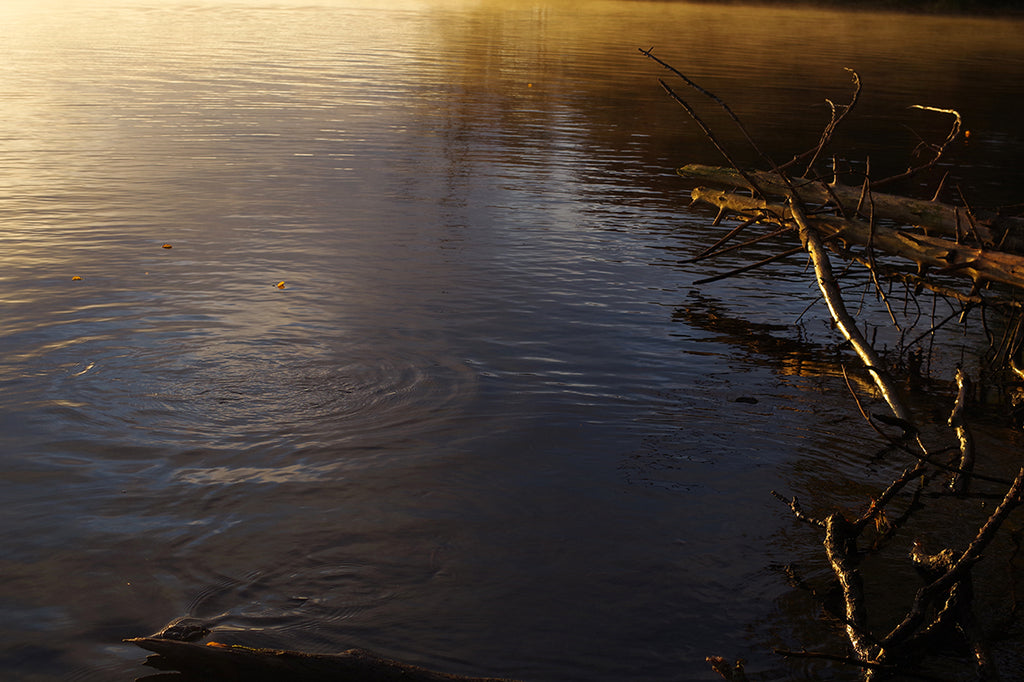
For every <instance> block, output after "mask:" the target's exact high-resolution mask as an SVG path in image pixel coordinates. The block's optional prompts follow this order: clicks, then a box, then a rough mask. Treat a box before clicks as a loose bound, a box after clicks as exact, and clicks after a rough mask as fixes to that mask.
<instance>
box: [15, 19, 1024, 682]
mask: <svg viewBox="0 0 1024 682" xmlns="http://www.w3.org/2000/svg"><path fill="white" fill-rule="evenodd" d="M1022 28H1024V27H1022V25H1021V24H1020V23H1015V22H1007V21H989V20H970V21H968V20H951V19H943V18H927V17H913V18H907V17H900V16H880V15H872V14H833V13H819V12H810V11H788V10H779V9H744V8H739V7H727V8H716V7H711V6H701V5H684V4H668V3H652V4H647V3H641V2H593V3H586V4H571V3H566V4H559V3H548V4H537V5H534V4H529V3H523V4H518V3H503V4H491V3H487V2H481V3H472V2H466V3H448V2H441V1H438V2H409V3H379V4H373V3H356V2H344V1H341V0H339V1H338V2H330V1H328V0H318V1H317V2H310V3H299V2H291V1H290V0H284V1H282V2H259V1H253V2H233V1H231V0H197V1H196V2H177V1H174V0H149V1H143V2H136V1H134V0H126V1H125V2H114V1H112V0H111V1H107V0H102V1H97V2H82V3H77V4H74V5H70V4H62V3H58V2H53V3H27V2H26V3H17V2H15V3H5V5H4V7H3V9H0V101H2V102H3V116H2V117H0V245H2V246H0V248H2V252H0V258H2V265H3V267H2V269H0V300H2V303H0V306H2V307H0V310H2V315H3V317H2V320H3V321H2V327H0V425H2V432H0V445H2V466H3V471H4V476H3V480H2V482H0V502H2V507H3V510H4V511H3V514H2V516H0V519H2V522H0V542H2V546H3V552H2V554H0V576H2V580H0V613H2V614H3V617H2V618H0V642H3V645H2V646H0V650H2V655H0V677H3V679H11V680H37V679H38V680H44V679H74V680H129V679H133V677H135V676H138V675H142V674H144V670H145V669H144V668H142V667H141V666H140V662H141V661H142V659H143V658H144V656H143V655H142V653H141V652H140V651H139V650H137V649H135V648H132V647H129V646H127V645H123V644H121V643H120V639H121V638H123V637H130V636H137V635H142V634H147V633H149V632H152V631H153V630H155V629H157V628H159V627H160V626H161V625H163V624H164V623H165V622H167V621H169V620H170V619H172V618H174V617H177V616H180V615H185V614H189V615H195V616H199V617H204V618H211V619H215V620H216V622H217V627H216V636H217V638H218V639H220V640H222V641H238V642H244V643H247V644H255V645H267V646H275V647H282V648H301V649H305V650H313V651H337V650H341V649H345V648H349V647H353V646H358V647H364V648H368V649H372V650H374V651H377V652H379V653H381V654H384V655H388V656H393V657H397V658H400V659H402V660H406V661H410V662H415V663H420V664H423V665H427V666H429V667H433V668H439V669H444V670H448V671H452V672H461V673H467V674H490V675H503V676H513V677H518V678H522V679H526V680H591V681H599V680H609V681H610V680H622V679H632V680H680V679H695V680H696V679H715V675H714V674H713V673H712V672H711V671H710V670H709V669H708V668H707V666H706V664H705V663H704V657H705V656H707V655H710V654H722V655H726V656H729V657H740V656H745V657H747V658H749V659H750V660H751V661H752V667H753V668H754V669H756V670H759V671H762V672H765V674H768V675H777V676H785V675H786V674H788V673H786V672H785V671H787V670H791V668H789V667H787V666H789V665H790V664H787V663H784V662H782V661H780V660H778V659H775V658H772V657H771V656H770V655H769V654H768V651H769V649H770V648H771V647H772V646H791V647H793V648H800V647H801V646H802V645H803V644H804V643H805V642H806V643H808V645H813V644H814V642H813V641H811V642H807V638H811V639H813V638H814V637H821V638H825V635H823V634H821V633H820V632H817V631H815V630H814V627H813V625H809V624H808V623H813V622H814V617H815V614H814V609H813V607H810V606H808V605H807V604H806V603H799V601H798V600H796V601H797V602H798V603H797V605H796V606H790V605H789V604H790V601H791V600H795V598H794V597H792V589H791V588H790V587H789V586H788V585H787V584H786V581H785V580H784V578H783V577H782V576H781V575H780V574H779V573H778V572H777V571H775V570H773V568H772V566H774V565H776V564H778V563H784V562H788V561H791V560H794V559H796V558H800V559H806V560H807V561H812V560H813V559H814V557H815V556H816V553H817V552H818V549H817V548H818V539H817V537H816V536H815V535H814V533H813V532H811V531H802V530H801V529H798V528H794V527H793V524H792V521H791V519H790V516H789V512H788V510H786V509H785V508H784V507H782V506H781V505H779V504H778V503H777V502H775V501H774V500H772V499H771V498H770V497H769V495H768V494H767V493H768V491H769V490H770V489H773V488H779V489H781V490H784V491H786V492H792V491H795V492H801V493H808V494H810V493H814V492H820V491H822V490H826V489H827V490H830V492H829V495H830V497H829V498H828V499H827V500H825V501H823V503H829V502H832V501H836V500H838V501H840V502H842V503H848V504H849V505H851V506H853V507H856V506H857V505H859V504H862V503H863V502H864V501H866V500H867V499H868V498H869V496H870V495H871V494H873V491H876V490H877V489H876V487H874V483H873V482H875V481H877V480H878V477H879V476H881V477H882V478H884V477H885V476H886V475H888V472H889V470H888V469H886V468H884V467H883V468H881V469H878V468H874V469H872V468H866V467H865V464H864V461H863V455H864V451H865V446H864V444H863V443H864V441H863V440H862V439H865V438H867V437H868V435H869V434H868V433H867V429H866V428H865V427H864V426H863V424H862V423H861V421H860V417H859V416H858V415H856V412H855V410H854V409H853V407H852V405H851V401H850V398H849V396H848V395H847V393H846V389H845V384H843V383H842V379H841V378H839V377H838V376H837V373H836V371H835V369H834V368H832V369H829V367H830V364H829V362H822V358H820V357H819V358H816V356H815V354H816V353H817V354H819V355H820V354H821V352H822V351H821V347H820V346H815V345H814V343H810V344H809V345H807V346H802V345H801V344H800V343H796V344H795V345H793V346H792V347H791V346H789V345H786V344H774V345H773V343H771V339H772V338H781V339H788V340H790V341H793V340H795V339H796V338H797V337H802V336H803V334H807V333H809V334H811V335H812V336H814V335H817V343H821V342H828V341H831V340H833V337H831V336H830V333H829V331H828V329H827V325H825V324H824V323H823V322H822V319H823V318H822V315H821V313H820V311H818V312H817V313H815V312H811V313H810V314H808V315H805V316H804V317H803V318H800V316H801V313H803V312H804V309H805V308H806V307H807V305H808V304H809V303H810V302H811V301H812V300H813V293H814V292H813V290H811V288H810V286H809V282H808V280H807V278H806V275H805V274H804V273H803V271H802V263H796V262H794V263H790V264H788V265H785V264H783V265H779V266H777V267H775V268H773V269H772V270H770V271H768V272H762V273H752V274H750V275H747V276H743V277H739V278H736V279H732V280H726V281H724V282H722V283H719V284H716V285H714V286H709V287H704V288H702V289H701V290H700V293H699V294H698V293H695V292H694V289H693V287H692V285H691V283H692V282H693V280H695V279H697V278H699V277H701V276H704V275H706V274H708V273H709V271H710V272H716V271H721V270H725V269H727V268H729V267H733V266H735V265H738V264H743V263H745V262H748V261H749V260H751V259H752V258H753V257H757V256H759V255H764V254H766V253H769V252H771V251H772V250H773V249H776V248H778V247H776V246H768V245H765V246H762V247H760V248H761V249H763V250H756V252H755V253H754V255H750V254H749V253H747V254H742V255H736V256H735V257H734V258H726V259H722V260H721V261H719V262H714V263H710V264H702V265H700V266H695V265H693V266H689V265H681V264H680V261H681V260H683V259H684V258H686V257H688V256H691V255H693V254H694V253H696V252H698V251H699V250H701V249H702V248H703V247H704V246H706V245H707V244H708V243H709V241H710V240H711V239H713V238H714V235H717V232H716V231H715V229H714V228H711V227H710V226H709V222H710V216H708V215H707V214H706V213H703V212H700V211H691V210H688V209H687V208H686V204H687V188H686V186H685V185H684V184H683V183H682V182H681V181H680V180H679V179H678V178H677V177H676V176H675V175H674V174H673V168H674V167H676V166H678V165H681V164H683V163H687V162H695V161H696V162H712V163H715V162H718V161H719V158H718V157H717V155H716V152H715V151H714V149H713V148H712V147H711V146H710V144H709V143H708V142H707V141H706V140H705V139H704V137H703V136H702V135H701V134H700V132H699V130H697V128H696V127H695V126H694V125H693V124H692V123H691V122H690V121H689V120H688V119H687V118H686V117H685V114H684V113H683V111H682V110H681V109H680V108H679V107H678V106H677V105H675V104H674V103H673V102H672V101H671V100H669V99H668V98H667V97H666V96H665V94H664V93H663V92H662V91H661V89H660V87H659V85H658V83H657V78H658V77H659V76H664V75H665V72H664V71H662V70H660V69H659V68H658V67H657V66H656V65H655V64H653V63H652V62H650V61H647V60H645V59H644V58H643V57H642V56H641V55H640V54H639V53H638V52H637V48H638V47H644V48H648V47H651V46H652V45H653V46H656V48H657V52H658V54H660V55H661V56H662V57H664V58H665V59H668V60H670V61H672V62H673V63H674V64H675V65H676V66H678V67H680V68H682V69H683V70H685V71H687V73H688V75H690V76H691V77H693V78H695V79H697V80H698V81H699V82H701V83H702V84H703V85H705V86H707V87H711V88H712V89H714V90H715V91H716V92H717V93H718V94H719V95H721V96H723V97H724V98H726V99H727V100H728V101H730V102H731V103H732V104H733V106H734V108H736V109H737V111H738V112H739V113H740V114H741V115H742V116H744V118H745V119H746V120H747V121H748V124H749V126H750V128H751V131H752V132H753V134H754V135H755V137H757V138H758V139H760V140H762V141H763V142H764V144H765V147H766V149H767V150H768V151H769V153H771V154H773V155H776V156H778V157H779V158H785V157H786V156H787V155H788V154H792V153H794V152H797V151H802V150H803V149H804V148H806V147H808V146H809V145H811V144H813V143H814V142H815V141H816V140H817V137H818V134H819V131H820V126H821V125H822V124H823V123H824V122H825V121H827V115H828V114H827V107H826V106H825V105H824V99H825V98H826V97H828V98H831V99H833V101H837V102H844V101H846V99H847V98H848V96H849V92H850V88H849V85H850V81H849V76H848V75H847V74H846V72H845V71H843V67H851V68H855V69H857V70H858V72H860V74H861V77H862V79H863V81H864V88H865V90H864V95H863V98H862V102H861V103H860V105H859V107H860V109H859V111H860V112H861V115H860V116H859V117H855V118H854V120H852V121H851V122H850V124H849V127H848V128H847V129H846V130H845V131H844V133H845V134H844V136H843V137H842V138H841V139H842V140H843V144H844V149H845V151H846V153H848V154H849V155H850V156H851V158H854V159H858V160H861V161H863V159H866V158H867V157H869V156H870V157H871V159H872V164H873V167H875V168H879V169H880V170H879V172H885V170H886V169H887V168H888V169H891V170H894V171H899V170H902V166H905V164H906V163H907V159H908V158H909V154H910V152H911V151H912V150H913V148H914V147H915V145H916V144H917V142H918V138H917V137H916V135H917V134H921V135H931V136H935V135H938V139H941V137H942V136H943V135H944V134H945V126H946V125H947V124H948V121H945V120H941V117H939V120H936V119H935V118H932V117H928V116H926V115H921V114H919V113H912V112H908V111H907V107H908V106H909V105H912V104H929V105H934V106H940V107H956V108H958V109H960V110H961V113H962V114H963V115H964V119H965V125H966V126H967V127H969V128H971V129H972V131H973V135H972V137H971V142H970V144H969V145H967V146H963V145H961V146H959V147H957V149H956V150H955V157H956V160H957V161H959V163H960V164H961V165H960V166H959V167H958V169H957V170H955V171H954V180H956V181H958V182H962V183H963V188H964V191H965V193H967V194H969V195H970V196H972V197H977V199H976V200H977V201H978V202H982V203H988V204H990V205H991V204H998V203H1010V202H1013V201H1019V200H1020V190H1019V188H1020V186H1021V184H1020V180H1021V175H1020V172H1021V171H1020V168H1021V167H1022V166H1024V141H1022V139H1021V127H1020V125H1019V114H1018V113H1017V112H1019V111H1020V110H1021V106H1022V105H1024V101H1022V100H1024V92H1022V91H1021V88H1020V87H1019V85H1020V83H1021V82H1024V80H1022V78H1024V48H1022V43H1021V41H1020V36H1021V33H1022ZM690 94H692V93H690ZM702 104H704V103H702ZM705 111H706V112H707V116H708V118H709V120H710V121H712V122H713V123H714V125H715V126H716V127H718V128H719V129H720V130H722V131H723V137H724V138H725V139H726V140H727V141H728V143H729V144H730V145H733V146H734V148H735V149H738V150H741V151H738V155H739V156H740V157H741V158H743V159H744V161H745V162H751V163H752V162H754V161H755V160H756V155H755V154H753V153H752V152H750V151H749V150H743V147H742V145H740V143H739V138H738V136H737V135H736V134H735V132H734V131H732V130H731V129H730V128H729V126H728V125H727V121H726V120H725V119H724V117H723V116H722V115H721V112H718V111H717V110H716V109H715V108H714V107H711V108H709V109H705ZM905 126H909V129H908V127H905ZM936 131H938V132H936ZM933 180H934V178H932V181H933ZM1011 180H1012V181H1011ZM165 244H168V245H170V247H171V248H164V247H163V245H165ZM73 278H81V279H73ZM279 283H283V285H282V286H280V287H279V286H278V284H279ZM798 318H800V319H802V325H803V331H802V332H800V333H798V332H797V331H796V329H795V328H792V327H790V328H787V327H789V326H790V325H793V324H794V322H795V321H796V320H797V319H798ZM730 320H731V321H732V322H731V323H730ZM737 320H747V321H751V322H755V323H759V324H762V325H763V324H768V323H772V324H775V325H778V326H776V327H774V328H766V327H753V328H752V327H745V326H743V325H740V326H739V327H737V325H736V321H737ZM826 359H827V358H826ZM736 398H755V399H756V401H757V402H756V403H751V402H736ZM997 442H999V443H1002V445H1000V446H999V447H1004V448H1006V449H1007V450H1006V451H1007V452H1011V451H1012V447H1014V444H1013V442H1012V441H1011V442H1010V443H1006V442H1005V441H997ZM868 449H870V448H868ZM846 477H850V478H852V479H853V480H857V481H860V483H858V484H857V486H858V487H855V488H852V487H851V488H843V487H842V486H841V485H838V483H837V482H838V481H839V480H841V479H845V478H846ZM837 486H838V487H837ZM780 671H781V672H780ZM828 674H832V675H842V674H844V673H841V672H830V673H828Z"/></svg>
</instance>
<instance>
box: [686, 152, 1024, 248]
mask: <svg viewBox="0 0 1024 682" xmlns="http://www.w3.org/2000/svg"><path fill="white" fill-rule="evenodd" d="M676 173H678V174H679V175H680V176H682V177H684V178H687V179H689V180H697V181H699V182H707V183H711V184H714V185H720V186H725V187H733V188H742V189H747V190H756V191H758V192H761V193H765V192H766V193H768V194H770V195H775V196H785V195H786V194H787V193H788V192H789V190H790V186H789V183H791V184H792V187H793V189H794V190H795V191H796V194H797V197H798V198H799V199H800V201H802V202H803V203H805V204H815V205H828V204H831V205H835V206H836V207H837V208H838V209H839V211H840V214H841V215H844V216H849V217H856V216H858V215H860V216H861V217H862V218H864V219H867V218H868V214H867V211H866V210H865V209H866V206H865V205H864V204H865V194H864V189H863V188H862V187H851V186H849V185H838V184H830V183H825V182H821V181H818V180H807V179H803V178H797V179H793V178H788V177H782V176H780V174H778V173H774V172H767V171H750V170H747V171H744V173H743V174H742V175H741V174H740V173H738V172H736V171H735V170H733V169H732V168H722V167H719V166H705V165H700V164H689V165H686V166H683V167H682V168H679V169H678V170H677V171H676ZM748 178H749V179H748ZM871 204H872V205H871V213H872V214H873V217H874V218H875V219H876V220H879V219H882V220H889V221H892V222H893V223H896V224H899V225H908V226H914V227H921V228H924V229H925V231H926V232H929V231H930V232H932V233H934V234H936V235H938V236H940V237H946V238H950V239H953V240H954V241H957V242H958V241H961V240H963V241H968V238H969V236H971V235H972V234H975V233H976V234H977V237H978V239H977V240H976V241H977V242H979V245H981V246H986V247H996V246H998V248H999V249H1000V250H1003V251H1008V252H1016V251H1024V219H1021V218H1017V217H1009V216H1000V215H998V214H987V215H982V216H980V217H978V216H974V215H973V213H971V212H970V211H969V210H968V209H966V208H964V207H961V206H951V205H949V204H942V203H939V202H936V201H927V200H924V199H914V198H912V197H904V196H899V195H895V194H883V193H880V192H871Z"/></svg>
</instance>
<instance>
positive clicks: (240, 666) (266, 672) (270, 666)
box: [124, 637, 513, 682]
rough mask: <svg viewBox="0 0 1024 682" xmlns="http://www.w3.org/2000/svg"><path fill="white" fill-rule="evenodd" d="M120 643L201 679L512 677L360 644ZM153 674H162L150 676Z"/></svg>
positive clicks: (292, 681) (416, 681)
mask: <svg viewBox="0 0 1024 682" xmlns="http://www.w3.org/2000/svg"><path fill="white" fill-rule="evenodd" d="M124 641H125V642H128V643H131V644H135V645H137V646H140V647H142V648H143V649H146V650H147V651H152V652H153V653H154V654H156V655H155V656H150V657H149V659H147V661H146V665H148V666H150V667H153V668H156V669H158V670H173V671H178V672H179V673H182V675H183V677H179V678H178V679H183V680H196V681H197V682H198V681H202V682H453V681H461V682H513V681H511V680H504V679H501V678H496V677H464V676H460V675H449V674H447V673H441V672H434V671H432V670H427V669H426V668H421V667H419V666H415V665H410V664H408V663H401V662H399V661H394V660H390V659H387V658H382V657H380V656H377V655H376V654H373V653H371V652H369V651H364V650H362V649H350V650H348V651H345V652H343V653H340V654H311V653H303V652H300V651H282V650H278V649H260V648H251V647H246V646H239V645H228V644H219V643H216V642H208V643H207V644H205V645H203V644H198V643H195V642H188V641H178V640H174V639H165V638H163V637H133V638H131V639H126V640H124ZM153 679H163V678H162V677H161V676H159V675H157V676H154V677H153Z"/></svg>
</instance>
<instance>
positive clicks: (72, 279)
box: [71, 275, 82, 282]
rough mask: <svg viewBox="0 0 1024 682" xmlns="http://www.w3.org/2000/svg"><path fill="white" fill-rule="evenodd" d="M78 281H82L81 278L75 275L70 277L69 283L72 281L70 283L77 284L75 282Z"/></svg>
mask: <svg viewBox="0 0 1024 682" xmlns="http://www.w3.org/2000/svg"><path fill="white" fill-rule="evenodd" d="M80 279H82V278H81V277H79V276H78V275H75V276H74V277H72V278H71V281H72V282H77V281H78V280H80Z"/></svg>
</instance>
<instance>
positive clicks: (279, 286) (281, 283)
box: [274, 282, 284, 289]
mask: <svg viewBox="0 0 1024 682" xmlns="http://www.w3.org/2000/svg"><path fill="white" fill-rule="evenodd" d="M274 286H276V287H277V288H278V289H284V282H278V283H277V284H275V285H274Z"/></svg>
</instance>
